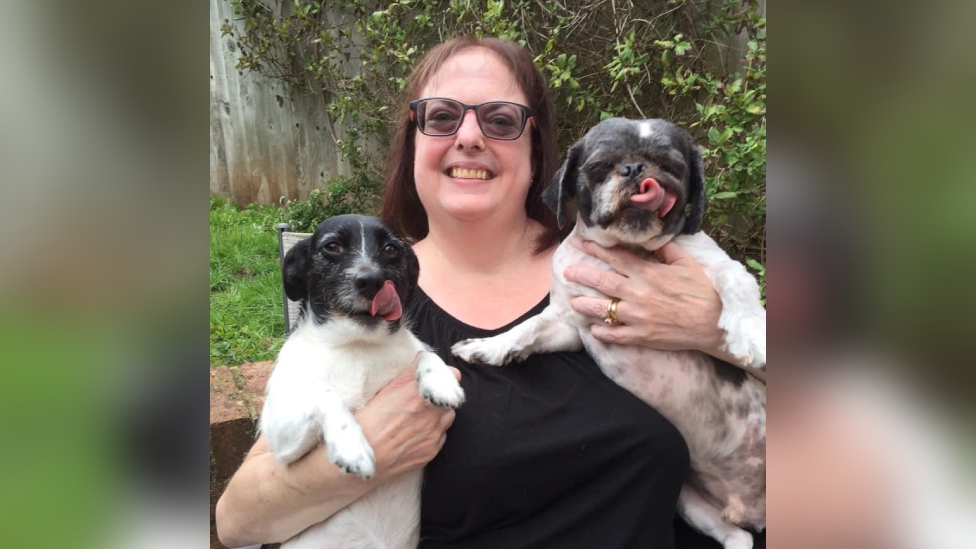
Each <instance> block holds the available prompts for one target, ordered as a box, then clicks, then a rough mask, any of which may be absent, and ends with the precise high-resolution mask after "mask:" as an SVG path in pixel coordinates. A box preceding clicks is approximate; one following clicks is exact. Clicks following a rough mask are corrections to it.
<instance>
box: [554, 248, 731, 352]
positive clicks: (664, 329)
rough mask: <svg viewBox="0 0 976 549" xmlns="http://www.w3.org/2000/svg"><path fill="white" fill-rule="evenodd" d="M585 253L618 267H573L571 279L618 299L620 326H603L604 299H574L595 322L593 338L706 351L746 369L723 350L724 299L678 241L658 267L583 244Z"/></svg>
mask: <svg viewBox="0 0 976 549" xmlns="http://www.w3.org/2000/svg"><path fill="white" fill-rule="evenodd" d="M581 246H582V249H583V251H585V252H586V253H588V254H589V255H592V256H594V257H596V258H598V259H600V260H602V261H604V262H606V263H607V264H609V265H610V266H611V267H613V268H614V271H602V270H600V269H597V268H594V267H588V266H586V265H572V266H570V267H568V268H567V269H566V271H565V273H564V275H565V276H566V279H567V280H570V281H572V282H576V283H579V284H582V285H584V286H589V287H591V288H594V289H597V290H599V291H601V292H603V293H604V294H606V295H610V296H615V297H618V298H620V303H619V304H618V306H617V318H618V319H619V320H620V322H621V324H619V325H608V324H604V323H602V319H603V318H605V317H606V314H607V305H608V302H607V300H606V299H600V298H592V297H576V298H573V300H572V303H571V304H572V307H573V309H574V310H575V311H577V312H579V313H581V314H584V315H587V316H589V317H592V318H593V321H594V324H593V325H592V326H591V333H592V334H593V337H595V338H597V339H599V340H600V341H604V342H607V343H620V344H625V345H645V346H647V347H652V348H654V349H660V350H664V351H683V350H695V351H702V352H704V353H707V354H709V355H712V356H714V357H716V358H719V359H721V360H724V361H726V362H728V363H730V364H736V365H738V366H740V367H744V366H745V365H744V364H742V363H741V362H740V361H739V360H738V359H736V358H735V357H734V356H732V354H731V353H729V352H728V350H727V349H726V348H725V332H724V331H723V330H722V329H721V328H719V327H718V324H719V322H718V320H719V316H721V314H722V300H721V299H720V298H719V295H718V292H716V291H715V287H714V286H713V285H712V282H711V280H710V279H709V278H708V275H706V274H705V271H704V269H702V267H701V265H699V264H698V262H697V261H695V258H694V257H692V256H691V254H689V253H688V252H686V251H685V250H684V249H682V248H681V246H679V245H677V244H675V243H673V242H672V243H668V244H665V245H664V246H662V247H661V248H659V249H657V250H656V251H655V255H656V256H657V258H658V259H659V260H660V263H655V262H652V261H647V260H645V259H642V258H640V257H638V256H637V255H635V254H633V253H631V252H629V251H627V250H623V249H607V248H603V247H601V246H599V245H597V244H595V243H593V242H585V243H581Z"/></svg>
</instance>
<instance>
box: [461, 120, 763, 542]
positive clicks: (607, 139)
mask: <svg viewBox="0 0 976 549" xmlns="http://www.w3.org/2000/svg"><path fill="white" fill-rule="evenodd" d="M702 171H703V168H702V158H701V153H700V152H699V150H698V147H697V146H696V145H695V144H694V142H693V141H692V139H691V137H690V136H689V135H688V134H687V132H685V131H684V130H683V129H681V128H679V127H677V126H675V125H673V124H671V123H668V122H666V121H663V120H644V121H634V120H626V119H620V118H617V119H610V120H606V121H604V122H601V123H600V124H598V125H597V126H595V127H593V128H592V129H591V130H590V131H589V132H588V133H587V134H586V136H585V137H583V139H581V140H580V141H579V142H577V143H576V144H575V145H574V146H573V147H572V148H570V150H569V153H568V154H567V157H566V162H565V163H564V164H563V166H562V168H561V169H560V170H559V171H558V172H557V173H556V175H555V177H554V178H553V181H552V182H551V183H550V185H549V186H548V187H547V188H546V191H545V193H544V199H545V201H546V203H547V205H548V206H549V207H550V208H552V209H553V210H554V211H555V212H556V215H557V219H558V221H559V224H560V227H562V226H564V225H565V223H566V217H567V215H566V209H567V201H568V200H569V199H571V198H573V197H576V198H578V201H579V211H578V215H577V223H576V227H575V229H574V233H575V234H572V235H570V237H569V238H567V239H566V240H565V241H564V242H563V243H562V244H561V245H560V246H559V248H558V249H557V250H556V253H555V256H554V257H553V287H552V290H551V293H550V304H549V306H548V307H547V308H546V309H545V310H544V311H543V312H542V313H540V314H539V315H538V316H536V317H534V318H532V319H529V320H527V321H526V322H524V323H522V324H520V325H519V326H516V327H515V328H513V329H512V330H510V331H509V332H506V333H504V334H501V335H499V336H496V337H493V338H489V339H472V340H466V341H462V342H459V343H457V344H456V345H454V346H453V347H452V349H451V351H452V352H453V353H454V354H455V355H457V356H459V357H461V358H463V359H464V360H466V361H468V362H474V363H485V364H492V365H496V366H500V365H502V364H505V363H508V362H511V361H513V360H517V361H521V360H524V359H525V357H527V356H529V355H531V354H534V353H542V352H554V351H565V350H578V349H580V348H581V347H585V348H586V350H587V351H588V352H589V354H590V355H591V356H592V357H593V358H594V360H596V362H597V363H598V364H599V365H600V368H601V369H602V370H603V371H604V373H606V374H607V375H608V376H609V377H610V378H612V379H613V380H614V381H616V382H617V383H619V384H620V385H622V386H623V387H625V388H626V389H628V390H630V391H631V392H632V393H634V394H635V395H637V396H638V397H640V398H641V399H643V400H644V401H645V402H647V403H649V404H651V405H652V406H653V407H654V408H655V409H657V410H658V411H659V412H661V413H662V414H663V415H664V416H665V417H667V418H668V420H670V421H671V422H672V423H673V424H674V425H675V426H676V427H677V428H678V430H679V431H680V432H681V434H682V435H683V436H684V438H685V441H686V442H687V444H688V447H689V450H690V453H691V473H690V476H689V478H688V480H687V481H686V483H685V486H684V487H683V488H682V491H681V496H680V498H679V502H678V510H679V512H680V513H681V515H682V516H683V517H684V518H685V520H686V521H687V522H688V523H689V524H691V525H692V526H694V527H696V528H697V529H698V530H700V531H701V532H703V533H705V534H707V535H709V536H711V537H713V538H715V539H716V540H718V541H719V542H720V543H722V544H723V545H724V547H725V549H750V548H751V547H752V542H753V540H752V536H751V535H750V534H749V533H748V532H746V531H745V530H743V529H741V528H740V526H745V527H751V528H754V529H756V530H760V531H761V530H764V529H765V527H766V386H765V385H764V384H763V383H761V382H759V381H758V380H756V379H754V378H753V377H751V376H749V375H747V374H746V373H745V372H744V371H743V370H741V369H739V368H736V367H734V366H732V365H730V364H727V363H724V362H722V361H719V360H716V359H714V358H712V357H709V356H707V355H705V354H704V353H699V352H694V351H686V352H664V351H657V350H653V349H649V348H646V347H641V346H636V345H632V346H623V345H612V344H606V343H603V342H601V341H598V340H597V339H595V338H594V337H593V336H592V335H590V331H589V327H588V326H589V324H590V322H591V321H590V320H589V319H587V318H586V317H585V316H583V315H581V314H579V313H577V312H575V311H573V309H572V308H571V307H570V299H572V298H573V297H575V296H581V295H583V296H597V297H602V298H606V297H607V296H604V295H602V294H601V293H599V292H597V291H595V290H593V289H590V288H587V287H584V286H581V285H579V284H572V283H569V282H567V280H566V279H565V278H564V277H563V271H564V270H565V269H566V267H567V266H569V265H571V264H575V263H584V264H588V265H593V266H596V267H599V268H601V269H604V270H611V267H610V266H609V265H607V264H606V263H604V262H603V261H600V260H599V259H596V258H593V257H591V256H589V255H586V254H584V253H583V252H582V250H580V249H579V248H578V247H577V246H576V245H574V244H573V243H572V242H571V241H572V240H574V239H579V238H582V239H585V240H592V241H595V242H597V243H598V244H600V245H601V246H604V247H613V246H622V247H624V248H627V249H630V250H631V251H634V252H635V253H638V254H639V255H641V256H643V257H645V258H653V254H651V253H650V252H652V251H653V250H655V249H657V248H659V247H661V246H662V245H664V244H665V243H666V242H668V241H671V240H674V241H675V242H677V243H678V244H680V245H681V247H682V248H684V249H685V250H687V251H688V252H689V253H691V254H692V256H694V257H695V259H696V260H697V261H698V262H699V263H700V264H701V265H702V267H704V269H705V272H706V273H707V274H708V276H709V278H710V279H711V281H712V283H713V284H714V286H715V288H716V290H717V291H718V293H719V295H720V296H721V299H722V305H723V310H722V314H721V317H720V318H719V327H720V328H722V329H723V330H724V331H725V333H726V336H725V344H726V346H727V348H728V350H729V352H730V353H731V354H732V355H734V356H735V357H736V358H738V359H739V360H741V361H742V362H743V363H745V364H746V365H749V366H752V367H754V368H757V369H759V370H762V371H763V372H764V371H765V368H766V310H765V309H764V308H763V307H762V306H761V305H760V293H759V286H758V284H757V283H756V279H755V278H754V277H753V276H752V275H750V274H749V273H748V271H746V269H745V267H743V266H742V265H741V264H740V263H738V262H735V261H733V260H732V259H731V258H729V256H728V255H727V254H726V253H725V252H724V251H722V249H721V248H719V247H718V245H717V244H716V243H715V242H714V241H713V240H712V239H711V238H709V237H708V236H707V235H706V234H705V233H704V232H701V231H700V230H699V228H700V226H701V222H702V218H703V216H704V214H705V210H706V208H707V202H706V199H705V182H704V178H703V173H702ZM686 210H687V211H686Z"/></svg>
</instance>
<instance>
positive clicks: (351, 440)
mask: <svg viewBox="0 0 976 549" xmlns="http://www.w3.org/2000/svg"><path fill="white" fill-rule="evenodd" d="M325 444H326V446H327V447H328V450H329V461H331V462H332V463H334V464H335V465H336V467H338V468H340V469H342V470H343V471H345V472H347V473H352V474H354V475H358V476H361V477H363V478H365V479H368V478H370V477H372V476H373V475H374V474H375V473H376V458H375V457H374V455H373V449H372V448H371V447H370V446H369V442H368V441H367V440H366V435H364V434H363V429H362V428H361V427H360V426H359V424H358V423H356V422H355V421H352V420H347V422H345V423H341V424H339V425H336V426H334V428H332V429H330V431H329V436H328V437H327V438H326V441H325Z"/></svg>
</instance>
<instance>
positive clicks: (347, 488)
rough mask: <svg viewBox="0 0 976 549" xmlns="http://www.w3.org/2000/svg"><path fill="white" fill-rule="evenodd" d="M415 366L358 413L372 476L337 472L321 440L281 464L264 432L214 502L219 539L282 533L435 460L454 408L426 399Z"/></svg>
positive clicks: (231, 542) (277, 537)
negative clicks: (369, 450)
mask: <svg viewBox="0 0 976 549" xmlns="http://www.w3.org/2000/svg"><path fill="white" fill-rule="evenodd" d="M414 370H415V368H408V369H406V370H404V371H403V372H401V373H400V374H399V375H398V376H397V377H396V378H395V379H394V380H393V381H391V382H390V384H389V385H387V386H386V387H385V388H384V389H383V390H381V391H380V392H379V393H377V394H376V396H375V397H373V399H372V400H370V401H369V403H368V404H367V405H366V406H365V407H363V409H361V410H360V411H359V412H357V413H356V419H357V421H359V424H360V425H361V426H362V428H363V432H364V433H365V434H366V438H367V440H369V443H370V445H371V446H372V447H373V452H374V454H375V456H376V476H375V477H373V478H372V479H370V480H368V481H366V480H363V479H361V478H360V477H358V476H355V475H347V474H344V473H342V472H341V471H340V470H339V468H338V467H336V466H335V465H333V464H332V463H331V462H329V459H328V457H327V455H326V449H325V447H324V446H319V447H318V448H316V449H315V450H313V451H312V452H310V453H308V454H307V455H305V456H304V457H303V458H301V459H299V460H298V461H296V462H294V463H292V464H291V465H287V466H286V465H283V464H281V462H279V461H278V460H277V459H275V457H274V455H273V454H272V453H271V451H270V449H269V448H268V444H267V441H266V440H265V439H264V437H263V436H262V437H260V438H258V440H257V442H256V443H255V444H254V447H253V448H251V451H250V452H249V453H248V455H247V457H246V458H245V459H244V463H242V464H241V467H240V469H238V471H237V473H235V474H234V477H233V478H232V479H231V481H230V483H228V485H227V489H226V490H225V491H224V493H223V495H222V496H221V497H220V500H219V501H218V502H217V509H216V522H217V535H218V536H219V537H220V541H221V543H223V544H224V545H226V546H228V547H241V546H244V545H253V544H257V543H275V542H281V541H284V540H287V539H289V538H291V537H293V536H295V535H297V534H299V533H300V532H302V531H303V530H305V529H306V528H308V527H309V526H312V525H313V524H317V523H319V522H322V521H323V520H325V519H327V518H329V517H330V516H332V515H333V514H335V513H336V512H337V511H339V510H340V509H342V508H343V507H345V506H347V505H349V504H350V503H352V502H354V501H356V500H357V499H358V498H360V497H362V496H363V495H365V494H366V493H367V492H369V491H370V490H372V489H373V488H374V487H376V486H378V485H379V484H382V483H384V482H386V481H388V480H390V479H392V478H394V477H397V476H399V475H401V474H403V473H405V472H407V471H413V470H416V469H419V468H421V467H423V466H424V465H426V464H427V462H429V461H430V460H431V459H433V458H434V456H435V455H437V452H438V451H440V449H441V446H443V445H444V440H445V436H446V434H445V433H446V431H447V429H448V427H450V426H451V424H452V423H453V422H454V410H451V409H449V408H447V409H445V408H439V407H436V406H431V405H429V404H427V402H426V401H424V399H423V398H422V397H421V396H420V391H419V387H418V386H417V381H416V380H415V379H414ZM452 370H454V374H455V375H456V376H457V377H458V378H460V375H461V374H460V372H459V371H458V370H456V369H453V368H452Z"/></svg>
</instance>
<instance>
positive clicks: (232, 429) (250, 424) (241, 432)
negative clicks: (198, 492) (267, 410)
mask: <svg viewBox="0 0 976 549" xmlns="http://www.w3.org/2000/svg"><path fill="white" fill-rule="evenodd" d="M254 433H255V428H254V420H253V419H252V418H251V414H250V413H249V412H248V410H247V407H246V406H245V397H244V395H243V394H242V393H241V391H240V389H238V387H237V383H235V380H234V376H233V375H232V374H231V372H230V370H228V369H227V368H226V367H223V366H222V367H220V368H215V369H212V370H210V479H211V485H212V486H213V482H215V481H217V482H219V481H224V480H226V479H228V478H230V476H231V475H233V474H234V471H236V470H237V468H238V467H239V466H240V464H241V462H242V461H244V455H245V454H247V451H248V450H249V449H250V448H251V445H252V444H254ZM211 501H214V498H213V495H211Z"/></svg>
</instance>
